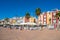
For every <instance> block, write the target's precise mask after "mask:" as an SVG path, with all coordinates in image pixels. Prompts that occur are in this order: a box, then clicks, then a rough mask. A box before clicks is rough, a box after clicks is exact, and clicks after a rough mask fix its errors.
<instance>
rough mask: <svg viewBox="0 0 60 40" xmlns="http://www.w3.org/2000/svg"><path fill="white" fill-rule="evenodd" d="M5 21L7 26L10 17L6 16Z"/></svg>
mask: <svg viewBox="0 0 60 40" xmlns="http://www.w3.org/2000/svg"><path fill="white" fill-rule="evenodd" d="M4 22H5V27H7V24H8V22H9V18H5V19H4Z"/></svg>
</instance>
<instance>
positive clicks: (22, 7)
mask: <svg viewBox="0 0 60 40" xmlns="http://www.w3.org/2000/svg"><path fill="white" fill-rule="evenodd" d="M36 8H40V9H41V11H42V12H46V11H50V10H52V9H56V8H58V9H60V0H0V19H3V18H6V17H8V18H12V17H14V16H19V17H23V16H25V14H26V12H29V13H30V15H31V16H36V14H35V9H36Z"/></svg>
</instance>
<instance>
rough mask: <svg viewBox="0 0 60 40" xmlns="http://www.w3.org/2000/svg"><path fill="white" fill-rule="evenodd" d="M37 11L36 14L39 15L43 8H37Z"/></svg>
mask: <svg viewBox="0 0 60 40" xmlns="http://www.w3.org/2000/svg"><path fill="white" fill-rule="evenodd" d="M35 12H36V15H37V16H39V15H40V13H41V9H40V8H36V11H35Z"/></svg>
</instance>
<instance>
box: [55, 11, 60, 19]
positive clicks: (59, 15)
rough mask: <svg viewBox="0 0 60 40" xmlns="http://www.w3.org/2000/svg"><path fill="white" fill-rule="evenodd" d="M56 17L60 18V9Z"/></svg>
mask: <svg viewBox="0 0 60 40" xmlns="http://www.w3.org/2000/svg"><path fill="white" fill-rule="evenodd" d="M55 17H56V18H58V19H60V11H59V12H58V13H57V14H56V15H55Z"/></svg>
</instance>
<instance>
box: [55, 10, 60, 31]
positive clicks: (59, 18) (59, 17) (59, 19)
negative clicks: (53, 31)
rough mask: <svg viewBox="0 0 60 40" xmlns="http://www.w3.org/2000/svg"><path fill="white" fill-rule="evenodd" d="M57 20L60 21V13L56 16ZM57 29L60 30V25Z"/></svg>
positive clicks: (59, 24)
mask: <svg viewBox="0 0 60 40" xmlns="http://www.w3.org/2000/svg"><path fill="white" fill-rule="evenodd" d="M55 17H56V19H58V21H60V11H59V12H58V13H57V14H56V15H55ZM57 29H58V30H59V29H60V23H58V26H57Z"/></svg>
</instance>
